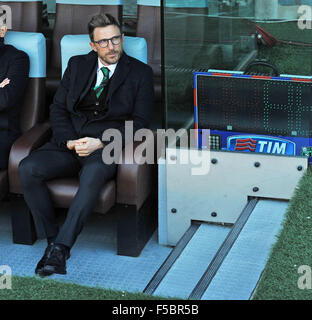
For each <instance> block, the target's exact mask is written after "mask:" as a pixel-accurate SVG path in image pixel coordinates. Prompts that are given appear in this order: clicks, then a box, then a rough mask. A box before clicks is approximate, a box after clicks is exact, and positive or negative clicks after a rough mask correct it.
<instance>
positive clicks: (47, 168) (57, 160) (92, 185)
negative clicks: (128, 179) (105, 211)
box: [19, 142, 116, 248]
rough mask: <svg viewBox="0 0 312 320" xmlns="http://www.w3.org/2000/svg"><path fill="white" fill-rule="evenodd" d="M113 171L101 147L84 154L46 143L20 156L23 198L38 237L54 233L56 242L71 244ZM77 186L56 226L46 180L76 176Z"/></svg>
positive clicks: (113, 167)
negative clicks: (60, 223) (63, 219)
mask: <svg viewBox="0 0 312 320" xmlns="http://www.w3.org/2000/svg"><path fill="white" fill-rule="evenodd" d="M115 173H116V164H109V165H108V164H105V163H104V162H103V161H102V149H98V150H96V151H94V152H93V153H91V154H90V155H89V156H87V157H79V156H78V155H77V154H76V153H75V151H70V150H68V149H67V148H65V147H64V148H63V147H59V146H57V145H56V144H54V143H51V142H49V143H47V144H45V145H44V146H43V147H41V148H39V149H37V150H35V151H34V152H32V153H31V154H30V155H29V156H28V157H26V158H25V159H23V160H22V161H21V163H20V165H19V176H20V179H21V183H22V187H23V192H24V198H25V201H26V203H27V205H28V207H29V209H30V211H31V213H32V215H33V218H34V222H35V226H36V231H37V236H38V238H45V237H46V238H52V237H56V239H55V243H59V244H63V245H66V246H67V247H69V248H71V247H72V246H73V244H74V242H75V241H76V238H77V236H78V235H79V233H80V232H81V230H82V228H83V225H84V223H85V221H86V219H87V217H88V216H89V214H90V213H92V211H93V209H94V208H95V206H96V204H97V200H98V197H99V193H100V191H101V189H102V187H103V186H104V185H105V183H106V182H108V181H109V180H111V179H112V178H113V177H114V175H115ZM77 174H79V189H78V191H77V193H76V195H75V197H74V199H73V201H72V203H71V205H70V208H69V210H68V213H67V216H66V219H65V222H64V224H63V225H62V227H61V228H60V229H59V227H58V224H57V222H56V218H55V213H54V209H53V202H52V200H51V196H50V192H49V190H48V188H47V186H46V181H47V180H50V179H53V178H64V177H72V176H77Z"/></svg>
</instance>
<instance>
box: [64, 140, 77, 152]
mask: <svg viewBox="0 0 312 320" xmlns="http://www.w3.org/2000/svg"><path fill="white" fill-rule="evenodd" d="M76 141H77V140H68V141H67V143H66V146H67V148H68V149H69V150H74V149H75V144H76Z"/></svg>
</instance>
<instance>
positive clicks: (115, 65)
mask: <svg viewBox="0 0 312 320" xmlns="http://www.w3.org/2000/svg"><path fill="white" fill-rule="evenodd" d="M117 63H118V62H117ZM117 63H114V64H110V65H109V66H104V64H103V63H102V62H101V60H100V59H99V58H98V69H97V72H99V71H100V70H101V68H102V67H106V68H108V69H109V71H110V72H109V77H111V76H112V75H113V73H114V71H115V69H116V67H117Z"/></svg>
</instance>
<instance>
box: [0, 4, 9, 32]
mask: <svg viewBox="0 0 312 320" xmlns="http://www.w3.org/2000/svg"><path fill="white" fill-rule="evenodd" d="M3 25H6V26H7V27H8V29H12V10H11V7H10V6H7V5H0V27H2V26H3Z"/></svg>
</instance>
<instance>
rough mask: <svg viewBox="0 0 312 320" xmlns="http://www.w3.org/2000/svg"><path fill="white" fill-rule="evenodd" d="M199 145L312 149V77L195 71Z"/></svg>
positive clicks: (283, 152)
mask: <svg viewBox="0 0 312 320" xmlns="http://www.w3.org/2000/svg"><path fill="white" fill-rule="evenodd" d="M194 113H195V129H198V130H197V135H196V139H197V146H198V147H199V148H210V149H211V150H229V151H240V152H260V153H266V154H278V155H288V156H291V155H293V156H294V155H297V156H298V155H300V156H301V155H305V156H310V155H311V153H312V148H310V146H312V142H311V137H312V126H311V124H312V78H311V77H301V76H287V75H281V76H279V77H274V76H262V75H247V74H243V73H241V72H234V71H233V72H232V71H226V72H225V71H220V70H213V71H211V70H210V71H209V72H195V73H194Z"/></svg>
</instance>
